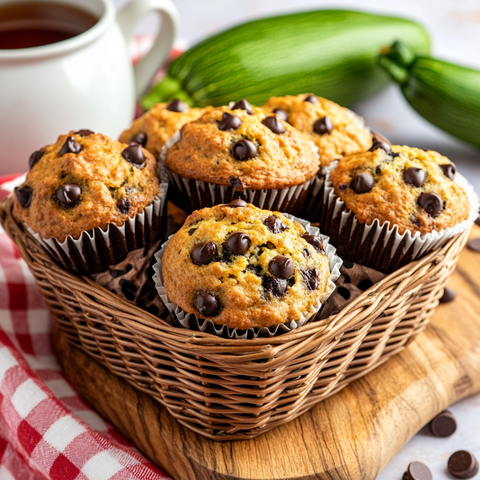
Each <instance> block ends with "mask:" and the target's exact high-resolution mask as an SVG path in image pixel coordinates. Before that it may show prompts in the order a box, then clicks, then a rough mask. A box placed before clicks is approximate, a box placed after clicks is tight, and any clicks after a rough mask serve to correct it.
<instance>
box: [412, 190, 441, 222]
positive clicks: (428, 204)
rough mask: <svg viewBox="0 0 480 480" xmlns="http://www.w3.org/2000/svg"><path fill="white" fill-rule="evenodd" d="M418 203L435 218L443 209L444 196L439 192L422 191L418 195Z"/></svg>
mask: <svg viewBox="0 0 480 480" xmlns="http://www.w3.org/2000/svg"><path fill="white" fill-rule="evenodd" d="M417 203H418V205H419V206H420V207H421V208H423V209H424V210H425V211H426V212H427V213H428V214H429V215H431V216H432V217H433V218H435V217H438V215H440V212H441V211H442V210H443V202H442V198H441V197H440V195H438V193H430V192H427V193H422V194H421V195H420V196H419V197H418V200H417Z"/></svg>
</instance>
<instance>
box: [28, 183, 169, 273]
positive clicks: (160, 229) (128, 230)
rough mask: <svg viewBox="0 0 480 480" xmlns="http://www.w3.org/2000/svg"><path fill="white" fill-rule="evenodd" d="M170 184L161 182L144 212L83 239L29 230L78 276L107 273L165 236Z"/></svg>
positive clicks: (59, 261)
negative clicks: (157, 191)
mask: <svg viewBox="0 0 480 480" xmlns="http://www.w3.org/2000/svg"><path fill="white" fill-rule="evenodd" d="M167 193H168V183H166V182H163V181H162V182H161V183H160V193H159V194H158V195H157V196H156V197H155V198H154V199H153V201H152V202H151V203H150V204H149V205H147V206H146V207H145V208H144V209H143V210H142V211H141V212H140V213H137V215H135V216H134V217H132V218H129V219H128V220H127V221H126V222H125V223H124V224H123V225H120V226H116V225H113V224H110V225H108V226H107V227H106V228H105V230H102V229H101V228H99V227H96V228H94V229H93V230H89V231H83V232H82V233H81V235H80V237H79V238H77V239H74V238H73V237H72V236H71V235H69V236H68V237H67V238H66V239H65V240H64V241H63V242H59V241H58V240H56V239H55V238H47V239H45V238H41V237H40V235H39V234H38V233H36V232H34V231H33V230H32V229H31V228H30V227H28V226H27V228H28V231H29V232H30V233H31V234H32V235H33V236H34V237H35V238H36V239H37V240H38V241H39V242H40V243H41V244H42V245H43V246H44V247H45V248H46V250H47V251H48V252H49V253H50V255H51V256H52V257H53V258H54V259H55V260H56V262H57V263H59V264H60V265H62V266H63V267H64V268H65V269H66V270H69V271H71V272H74V273H76V274H77V275H87V276H90V275H93V274H96V273H100V272H103V271H105V270H107V269H108V268H109V266H110V265H115V264H116V263H119V262H121V261H122V260H124V259H125V257H126V256H127V254H128V253H129V252H131V251H133V250H137V249H139V248H145V249H146V250H148V249H149V248H150V246H152V245H153V244H154V243H155V242H156V241H157V240H159V239H161V237H162V235H163V233H164V231H165V225H166V217H167V215H166V205H167Z"/></svg>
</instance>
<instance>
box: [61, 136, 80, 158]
mask: <svg viewBox="0 0 480 480" xmlns="http://www.w3.org/2000/svg"><path fill="white" fill-rule="evenodd" d="M81 150H82V146H81V145H79V144H78V143H77V142H76V141H75V137H74V136H73V135H70V136H69V137H68V138H67V139H66V140H65V143H64V144H63V145H62V148H61V149H60V152H59V155H65V154H67V153H79V152H80V151H81Z"/></svg>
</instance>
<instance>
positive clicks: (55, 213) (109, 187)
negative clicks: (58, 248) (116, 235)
mask: <svg viewBox="0 0 480 480" xmlns="http://www.w3.org/2000/svg"><path fill="white" fill-rule="evenodd" d="M72 135H73V137H74V139H75V142H76V143H77V144H79V145H80V146H81V148H82V150H81V151H80V152H79V153H66V154H64V155H60V150H61V148H62V146H63V145H64V144H65V142H66V140H67V138H68V137H69V136H72ZM126 147H127V145H125V144H123V143H120V142H116V141H115V140H112V139H110V138H109V137H106V136H105V135H102V134H99V133H98V134H93V133H92V134H90V135H88V136H81V135H79V134H75V133H74V132H70V133H69V134H68V135H61V136H60V137H58V140H57V142H56V143H55V144H53V145H48V146H47V147H44V148H43V149H42V150H43V154H42V156H41V158H40V159H39V161H38V163H36V164H35V165H33V167H32V168H31V169H30V171H29V172H28V174H27V178H26V180H25V182H24V184H23V185H22V187H24V186H28V187H30V188H31V189H32V197H31V198H32V200H31V203H30V205H29V206H28V207H27V208H24V207H22V206H21V205H20V204H19V202H18V200H17V199H16V200H15V203H14V214H15V216H16V217H17V218H18V219H20V220H22V221H23V222H25V223H26V224H27V225H28V226H29V227H30V228H31V229H32V230H33V231H34V232H36V233H38V234H39V235H40V237H42V238H45V239H46V238H52V237H53V238H56V239H57V240H59V241H60V242H62V241H63V240H65V238H66V237H67V236H69V235H71V236H72V237H73V238H75V239H76V238H78V237H79V236H80V234H81V232H82V231H89V230H92V229H94V228H95V227H100V228H102V229H105V228H106V227H107V226H108V225H109V224H114V225H117V226H120V225H122V224H123V223H125V221H126V220H128V218H130V217H134V216H135V215H136V214H137V213H139V212H141V211H142V210H143V209H144V208H145V207H146V206H147V205H148V204H150V203H151V202H152V200H153V199H154V197H155V196H156V195H157V194H158V193H159V191H160V188H159V181H158V178H157V160H156V159H155V157H154V156H153V155H152V154H151V153H149V152H148V151H147V150H145V149H143V154H144V156H145V164H144V166H143V167H142V168H139V167H137V166H135V165H133V164H132V163H129V162H127V161H126V160H125V159H124V158H123V157H122V152H123V151H124V150H125V148H126ZM65 184H74V185H79V186H80V187H81V196H80V198H79V200H78V202H77V203H76V204H75V205H74V206H72V207H69V208H65V207H64V206H62V205H61V204H60V203H59V202H58V201H57V196H56V195H57V194H56V192H57V190H58V189H59V187H61V186H62V185H65ZM119 201H121V202H123V203H121V207H119ZM126 201H127V202H128V204H129V207H127V205H126ZM119 208H121V210H123V212H126V210H128V212H126V213H122V212H121V211H120V209H119Z"/></svg>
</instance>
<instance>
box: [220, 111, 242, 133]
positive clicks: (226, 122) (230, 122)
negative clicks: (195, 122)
mask: <svg viewBox="0 0 480 480" xmlns="http://www.w3.org/2000/svg"><path fill="white" fill-rule="evenodd" d="M240 125H242V121H241V120H240V119H239V118H238V117H237V116H236V115H233V114H232V113H228V112H225V113H224V114H223V115H222V120H220V122H219V124H218V129H219V130H222V132H228V131H229V130H236V129H237V128H239V127H240Z"/></svg>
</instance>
